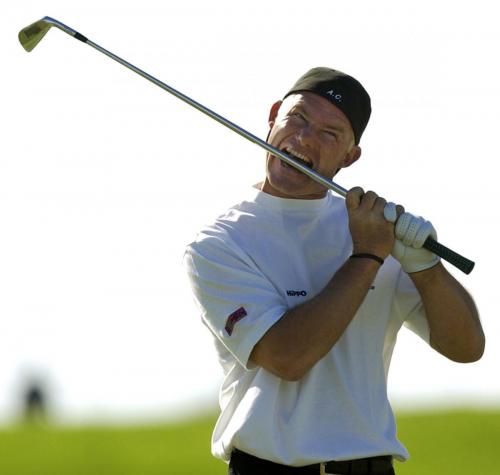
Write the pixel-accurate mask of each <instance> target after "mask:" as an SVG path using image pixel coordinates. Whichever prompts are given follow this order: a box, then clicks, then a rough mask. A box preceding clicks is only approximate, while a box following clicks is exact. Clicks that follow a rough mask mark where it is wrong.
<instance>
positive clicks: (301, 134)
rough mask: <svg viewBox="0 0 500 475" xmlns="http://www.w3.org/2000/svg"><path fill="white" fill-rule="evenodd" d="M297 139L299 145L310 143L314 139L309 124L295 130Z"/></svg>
mask: <svg viewBox="0 0 500 475" xmlns="http://www.w3.org/2000/svg"><path fill="white" fill-rule="evenodd" d="M297 140H298V141H299V143H300V144H301V145H310V144H311V143H312V142H313V141H314V131H313V130H312V127H311V125H310V124H304V126H303V127H301V128H300V130H298V131H297Z"/></svg>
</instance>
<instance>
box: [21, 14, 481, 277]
mask: <svg viewBox="0 0 500 475" xmlns="http://www.w3.org/2000/svg"><path fill="white" fill-rule="evenodd" d="M52 26H55V27H57V28H59V29H60V30H62V31H64V32H65V33H67V34H68V35H70V36H72V37H74V38H75V39H77V40H79V41H82V42H83V43H86V44H88V45H89V46H91V47H92V48H94V49H96V50H97V51H99V52H100V53H102V54H104V55H106V56H108V57H109V58H111V59H113V60H114V61H116V62H118V63H120V64H121V65H122V66H125V67H126V68H127V69H130V70H131V71H133V72H135V73H137V74H139V75H140V76H142V77H143V78H145V79H147V80H148V81H150V82H152V83H153V84H156V85H157V86H158V87H161V88H162V89H163V90H165V91H167V92H169V93H170V94H172V95H174V96H175V97H177V98H178V99H180V100H182V101H184V102H185V103H187V104H189V105H190V106H192V107H194V108H195V109H197V110H199V111H200V112H203V113H204V114H206V115H208V116H209V117H211V118H212V119H214V120H216V121H217V122H219V123H220V124H222V125H224V126H225V127H227V128H229V129H231V130H232V131H233V132H236V133H237V134H239V135H240V136H242V137H244V138H246V139H247V140H249V141H250V142H253V143H255V144H256V145H259V146H260V147H262V148H263V149H264V150H266V151H267V152H269V153H271V154H272V155H274V156H276V157H278V158H279V159H280V160H282V161H284V162H286V163H287V164H289V165H290V166H292V167H294V168H295V169H297V170H299V171H301V172H302V173H304V174H305V175H307V176H308V177H309V178H311V179H312V180H314V181H316V182H317V183H320V184H321V185H323V186H324V187H325V188H328V189H329V190H332V191H334V192H335V193H337V194H339V195H340V196H342V197H344V198H345V197H346V195H347V190H346V189H345V188H343V187H341V186H340V185H338V184H336V183H334V182H333V181H332V180H329V179H327V178H325V177H324V176H322V175H320V174H319V173H317V172H315V171H314V170H312V169H310V168H309V167H307V166H306V165H304V164H303V163H301V162H300V161H299V160H296V159H294V158H292V157H290V156H288V155H287V154H285V153H283V152H281V151H280V150H278V149H276V148H275V147H273V146H272V145H270V144H268V143H267V142H265V141H263V140H262V139H260V138H259V137H257V136H255V135H253V134H251V133H250V132H248V131H246V130H245V129H242V128H241V127H239V126H238V125H236V124H234V123H233V122H231V121H229V120H227V119H226V118H224V117H222V116H221V115H219V114H217V113H216V112H214V111H212V110H210V109H209V108H208V107H205V106H204V105H202V104H200V103H199V102H197V101H195V100H193V99H191V98H190V97H188V96H186V95H185V94H183V93H182V92H180V91H178V90H176V89H174V88H173V87H171V86H169V85H168V84H165V83H164V82H162V81H160V80H159V79H156V78H155V77H154V76H151V75H150V74H148V73H146V72H145V71H143V70H142V69H139V68H138V67H136V66H134V65H133V64H131V63H129V62H128V61H125V60H124V59H122V58H120V57H119V56H117V55H115V54H114V53H111V52H110V51H108V50H106V49H105V48H103V47H102V46H99V45H98V44H96V43H94V42H93V41H91V40H89V39H88V38H87V37H85V36H83V35H82V34H80V33H78V32H77V31H76V30H74V29H73V28H70V27H69V26H66V25H64V24H63V23H61V22H59V21H58V20H55V19H53V18H51V17H44V18H42V19H41V20H40V21H38V22H35V23H33V24H32V25H29V26H28V27H26V28H24V29H23V30H21V32H20V33H19V40H20V42H21V44H22V45H23V47H24V48H25V49H26V50H27V51H31V50H32V49H33V48H34V47H35V46H36V45H37V44H38V42H39V41H40V40H41V39H42V38H43V36H44V35H45V34H46V33H47V31H48V30H49V28H50V27H52ZM424 247H425V248H426V249H429V250H430V251H432V252H434V253H435V254H437V255H438V256H440V257H441V258H443V259H444V260H446V261H448V262H450V263H451V264H452V265H454V266H455V267H457V268H458V269H460V270H461V271H463V272H465V273H466V274H469V273H470V272H471V271H472V269H473V268H474V262H472V261H470V260H469V259H467V258H465V257H463V256H461V255H460V254H458V253H456V252H454V251H452V250H451V249H449V248H447V247H445V246H443V245H442V244H440V243H439V242H437V241H435V240H434V239H432V238H427V240H426V241H425V243H424Z"/></svg>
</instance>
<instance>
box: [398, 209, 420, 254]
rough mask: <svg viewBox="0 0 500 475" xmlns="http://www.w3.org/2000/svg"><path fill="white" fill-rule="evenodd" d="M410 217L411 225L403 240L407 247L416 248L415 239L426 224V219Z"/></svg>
mask: <svg viewBox="0 0 500 475" xmlns="http://www.w3.org/2000/svg"><path fill="white" fill-rule="evenodd" d="M408 214H409V213H408ZM410 216H411V220H410V224H409V226H408V229H407V230H406V232H405V234H404V236H403V238H402V239H401V240H402V241H403V244H404V245H405V246H411V247H415V246H414V243H415V238H416V236H417V234H418V232H419V230H420V228H421V227H422V225H423V223H424V219H423V218H421V217H417V216H413V215H410Z"/></svg>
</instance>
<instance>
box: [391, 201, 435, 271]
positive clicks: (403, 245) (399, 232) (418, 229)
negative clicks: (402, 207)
mask: <svg viewBox="0 0 500 475" xmlns="http://www.w3.org/2000/svg"><path fill="white" fill-rule="evenodd" d="M384 217H385V219H386V220H387V221H389V222H391V223H394V222H396V218H397V212H396V205H395V204H394V203H387V204H386V206H385V208H384ZM394 233H395V235H396V240H395V242H394V247H393V249H392V252H391V254H392V256H393V257H394V258H395V259H397V260H398V261H399V263H400V264H401V267H402V268H403V270H404V271H405V272H406V273H408V274H411V273H412V272H420V271H422V270H425V269H430V268H431V267H434V266H435V265H436V264H437V263H438V262H439V261H440V258H439V256H436V254H434V253H433V252H430V251H428V250H427V249H425V248H423V247H422V246H423V245H424V242H425V240H426V239H427V238H428V237H429V236H430V237H432V238H433V239H437V233H436V230H435V229H434V226H433V225H432V223H431V222H430V221H426V220H425V219H424V218H422V217H417V216H413V215H412V214H410V213H403V214H402V215H401V216H400V217H399V219H398V220H397V222H396V226H395V229H394Z"/></svg>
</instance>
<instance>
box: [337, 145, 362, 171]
mask: <svg viewBox="0 0 500 475" xmlns="http://www.w3.org/2000/svg"><path fill="white" fill-rule="evenodd" d="M360 157H361V147H360V146H358V145H353V146H352V147H351V149H350V150H349V151H348V152H347V153H346V154H345V157H344V159H343V160H342V165H341V168H347V167H350V166H351V165H352V164H353V163H354V162H357V161H358V160H359V158H360Z"/></svg>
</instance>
